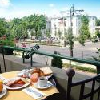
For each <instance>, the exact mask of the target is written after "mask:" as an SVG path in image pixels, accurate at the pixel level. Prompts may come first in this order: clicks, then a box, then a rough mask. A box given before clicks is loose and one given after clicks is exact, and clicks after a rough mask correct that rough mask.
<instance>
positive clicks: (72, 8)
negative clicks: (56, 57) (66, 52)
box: [69, 4, 84, 57]
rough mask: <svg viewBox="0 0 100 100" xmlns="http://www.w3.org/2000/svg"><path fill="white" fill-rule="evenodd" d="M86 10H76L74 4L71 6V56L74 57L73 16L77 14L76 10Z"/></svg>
mask: <svg viewBox="0 0 100 100" xmlns="http://www.w3.org/2000/svg"><path fill="white" fill-rule="evenodd" d="M83 11H84V10H75V9H74V4H73V6H72V7H71V8H70V32H71V33H70V39H69V42H70V56H71V57H73V48H74V40H73V38H74V37H73V32H72V26H73V24H72V17H73V16H74V15H75V12H83Z"/></svg>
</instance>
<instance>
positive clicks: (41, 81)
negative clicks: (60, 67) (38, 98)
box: [38, 77, 47, 87]
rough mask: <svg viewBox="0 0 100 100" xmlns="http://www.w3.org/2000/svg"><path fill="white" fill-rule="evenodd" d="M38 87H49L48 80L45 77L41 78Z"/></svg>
mask: <svg viewBox="0 0 100 100" xmlns="http://www.w3.org/2000/svg"><path fill="white" fill-rule="evenodd" d="M38 86H39V87H46V86H47V79H46V78H45V77H39V79H38Z"/></svg>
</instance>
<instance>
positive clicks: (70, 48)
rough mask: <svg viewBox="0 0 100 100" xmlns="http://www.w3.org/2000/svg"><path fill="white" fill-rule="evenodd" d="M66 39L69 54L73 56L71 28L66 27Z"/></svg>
mask: <svg viewBox="0 0 100 100" xmlns="http://www.w3.org/2000/svg"><path fill="white" fill-rule="evenodd" d="M66 39H67V40H68V43H69V50H70V56H71V57H73V49H74V36H73V33H72V28H68V31H67V34H66Z"/></svg>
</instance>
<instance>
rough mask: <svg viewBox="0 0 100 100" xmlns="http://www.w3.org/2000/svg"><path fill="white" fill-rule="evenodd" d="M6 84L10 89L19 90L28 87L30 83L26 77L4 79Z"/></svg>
mask: <svg viewBox="0 0 100 100" xmlns="http://www.w3.org/2000/svg"><path fill="white" fill-rule="evenodd" d="M3 83H4V86H5V87H6V88H7V89H9V90H18V89H22V88H24V87H27V86H28V85H29V84H30V83H29V82H28V81H26V80H25V79H21V78H11V79H7V80H4V82H3Z"/></svg>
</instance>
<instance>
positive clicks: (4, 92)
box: [0, 86, 7, 98]
mask: <svg viewBox="0 0 100 100" xmlns="http://www.w3.org/2000/svg"><path fill="white" fill-rule="evenodd" d="M6 93H7V90H6V87H5V86H3V90H2V93H0V98H2V97H3V96H4V95H6Z"/></svg>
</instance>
